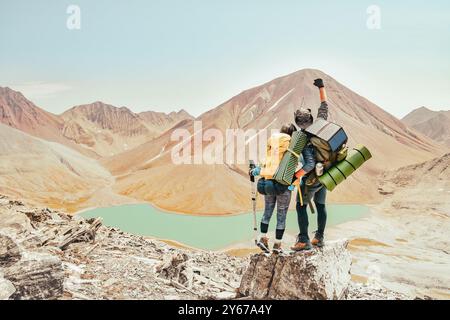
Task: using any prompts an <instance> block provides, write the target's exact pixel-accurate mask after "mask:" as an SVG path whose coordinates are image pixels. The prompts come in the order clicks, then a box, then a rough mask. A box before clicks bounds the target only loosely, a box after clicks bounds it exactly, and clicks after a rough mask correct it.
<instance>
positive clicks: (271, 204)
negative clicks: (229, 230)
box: [256, 195, 276, 252]
mask: <svg viewBox="0 0 450 320" xmlns="http://www.w3.org/2000/svg"><path fill="white" fill-rule="evenodd" d="M275 203H276V197H275V196H274V195H265V196H264V214H263V216H262V218H261V224H260V228H259V230H260V235H259V238H258V241H257V243H256V244H257V246H258V247H259V248H261V250H263V251H264V252H269V238H268V237H267V232H268V231H269V222H270V218H271V217H272V213H273V210H274V209H275Z"/></svg>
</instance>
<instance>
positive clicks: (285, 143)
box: [249, 124, 297, 253]
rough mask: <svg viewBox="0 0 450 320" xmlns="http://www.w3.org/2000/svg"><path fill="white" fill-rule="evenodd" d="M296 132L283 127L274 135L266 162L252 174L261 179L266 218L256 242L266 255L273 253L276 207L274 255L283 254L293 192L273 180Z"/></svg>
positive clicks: (293, 128) (260, 191) (260, 184)
mask: <svg viewBox="0 0 450 320" xmlns="http://www.w3.org/2000/svg"><path fill="white" fill-rule="evenodd" d="M295 131H297V128H296V127H295V125H294V124H288V125H284V126H283V127H282V128H281V130H280V132H279V133H275V134H273V135H272V136H271V137H270V138H269V140H268V141H267V151H266V159H265V160H264V163H263V164H262V165H261V166H256V167H254V168H252V169H251V170H250V172H249V174H250V175H251V176H253V177H255V176H261V178H260V179H259V180H258V184H257V189H258V192H259V193H260V194H262V195H264V214H263V216H262V219H261V223H260V234H259V237H258V239H257V240H256V244H257V246H258V247H259V248H260V249H261V250H262V251H263V252H265V253H270V249H269V237H268V236H267V233H268V231H269V222H270V219H271V217H272V214H273V211H274V209H275V205H276V206H277V226H276V231H275V242H274V245H273V249H272V251H273V253H281V252H282V248H281V241H282V239H283V235H284V231H285V229H286V215H287V212H288V209H289V203H290V202H291V189H290V188H289V185H283V184H281V183H278V182H277V181H275V180H274V179H273V176H274V174H275V172H276V171H277V169H278V166H279V164H280V162H281V160H282V158H283V155H284V154H285V152H286V151H287V150H288V148H289V144H290V141H291V136H292V134H293V133H294V132H295Z"/></svg>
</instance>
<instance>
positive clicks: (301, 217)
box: [296, 202, 309, 242]
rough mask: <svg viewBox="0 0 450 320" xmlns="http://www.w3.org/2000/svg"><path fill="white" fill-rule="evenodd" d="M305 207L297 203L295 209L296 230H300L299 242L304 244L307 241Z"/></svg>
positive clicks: (306, 213) (307, 223)
mask: <svg viewBox="0 0 450 320" xmlns="http://www.w3.org/2000/svg"><path fill="white" fill-rule="evenodd" d="M306 208H307V205H305V204H304V205H303V206H302V205H301V204H300V202H297V205H296V209H297V221H298V228H299V230H300V233H299V237H298V238H299V241H300V242H306V241H308V240H309V236H308V226H309V221H308V212H307V211H306Z"/></svg>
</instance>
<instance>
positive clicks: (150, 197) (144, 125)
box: [0, 69, 443, 214]
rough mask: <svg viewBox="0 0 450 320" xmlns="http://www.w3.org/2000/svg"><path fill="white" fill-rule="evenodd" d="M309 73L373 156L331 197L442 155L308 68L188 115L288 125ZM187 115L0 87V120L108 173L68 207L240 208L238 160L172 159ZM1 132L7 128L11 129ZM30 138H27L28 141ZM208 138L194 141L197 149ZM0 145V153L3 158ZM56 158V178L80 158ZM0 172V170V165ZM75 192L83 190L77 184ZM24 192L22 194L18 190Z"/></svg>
mask: <svg viewBox="0 0 450 320" xmlns="http://www.w3.org/2000/svg"><path fill="white" fill-rule="evenodd" d="M319 77H320V78H323V79H324V81H325V84H326V87H327V92H328V101H329V105H330V106H329V108H330V120H331V121H334V122H337V123H339V124H340V125H342V126H343V127H344V128H345V130H346V131H347V133H348V135H349V138H350V140H349V144H350V146H353V145H355V144H356V143H362V144H364V145H366V146H367V147H368V148H369V149H370V150H371V152H372V153H373V159H372V160H370V161H369V162H368V163H367V164H366V165H365V166H364V167H363V168H362V169H361V170H359V171H358V172H357V173H355V174H354V176H352V177H351V178H350V179H349V181H347V182H345V187H344V186H342V187H338V188H337V189H336V191H333V192H332V193H331V194H330V199H331V201H334V202H357V203H368V202H374V201H378V200H379V199H380V194H379V193H378V191H377V187H376V185H375V183H373V181H374V178H375V176H377V175H378V174H379V173H381V172H382V171H384V170H389V169H396V168H399V167H402V166H405V165H409V164H414V163H417V162H421V161H426V160H429V159H431V158H434V157H436V156H439V155H442V153H443V150H442V146H440V145H439V144H438V143H437V142H435V141H433V140H432V139H430V138H429V137H427V136H425V135H424V134H422V133H420V132H419V131H417V130H416V129H414V128H411V127H409V126H408V125H406V124H405V123H403V122H402V121H400V120H398V119H397V118H395V117H394V116H392V115H390V114H389V113H387V112H386V111H384V110H383V109H381V108H380V107H378V106H376V105H375V104H373V103H371V102H370V101H368V100H367V99H365V98H363V97H361V96H359V95H358V94H356V93H354V92H353V91H351V90H350V89H348V88H346V87H345V86H343V85H342V84H340V83H339V82H337V81H336V80H334V79H333V78H331V77H330V76H328V75H326V74H324V73H323V72H321V71H319V70H313V69H304V70H300V71H297V72H295V73H292V74H289V75H287V76H284V77H280V78H277V79H275V80H272V81H270V82H268V83H265V84H263V85H260V86H258V87H255V88H252V89H249V90H246V91H243V92H242V93H240V94H238V95H237V96H235V97H233V98H231V99H230V100H228V101H226V102H224V103H223V104H221V105H219V106H218V107H216V108H214V109H212V110H210V111H208V112H206V113H204V114H202V115H200V116H199V117H198V118H197V119H196V120H199V121H202V125H203V129H204V130H206V129H208V128H215V129H218V130H220V131H221V132H224V131H225V130H226V129H228V128H242V129H250V128H254V129H269V130H270V129H279V128H280V127H281V125H283V124H286V123H290V122H293V113H294V111H295V110H296V109H297V108H298V107H299V106H300V104H303V105H304V106H305V107H309V108H311V109H312V110H313V114H314V115H315V114H316V112H317V108H318V105H319V97H318V92H317V88H316V87H314V86H313V85H312V83H313V80H314V79H315V78H319ZM193 122H194V118H193V117H192V116H190V115H189V114H188V113H187V112H185V111H183V110H181V111H179V112H171V113H169V114H165V113H158V112H152V111H149V112H143V113H133V112H132V111H130V110H129V109H127V108H125V107H122V108H117V107H114V106H111V105H108V104H105V103H102V102H95V103H92V104H88V105H81V106H76V107H73V108H72V109H70V110H68V111H66V112H64V113H63V114H61V115H53V114H51V113H48V112H46V111H44V110H42V109H40V108H38V107H37V106H35V105H34V104H33V103H32V102H30V101H28V100H27V99H26V98H25V97H24V96H23V95H22V94H21V93H19V92H15V91H13V90H11V89H9V88H0V123H4V124H5V125H7V126H10V127H13V128H15V129H18V130H21V131H23V132H25V133H27V134H29V135H32V136H34V137H37V138H40V139H43V140H45V141H52V142H55V145H56V144H63V145H65V146H66V147H69V148H71V149H73V150H75V151H73V152H75V153H77V154H78V152H80V153H82V154H83V156H82V155H79V157H78V159H81V158H82V159H86V161H94V162H95V163H96V165H98V166H99V167H100V168H106V169H107V170H108V171H109V172H107V174H106V175H104V176H103V174H102V175H101V176H102V179H104V181H107V182H105V183H104V184H103V185H101V184H102V183H100V185H101V186H98V187H96V188H87V189H86V190H89V191H86V192H84V193H83V194H82V193H79V194H80V196H79V197H78V199H80V201H79V203H78V205H77V204H76V198H77V197H76V195H75V194H73V195H72V198H73V199H72V200H73V201H72V204H71V208H72V209H74V208H75V209H77V208H78V209H80V208H85V207H87V206H95V205H99V204H101V205H110V204H111V203H113V202H114V203H118V202H119V203H120V202H125V201H126V199H129V200H130V201H149V202H151V203H153V204H155V205H157V206H159V207H161V208H163V209H167V210H172V211H177V212H186V213H195V214H227V213H235V212H242V211H248V210H249V208H250V206H249V192H250V189H249V187H250V186H249V181H248V176H247V173H246V172H247V167H246V166H245V165H219V164H217V165H207V164H198V165H175V164H173V163H172V161H171V151H172V148H173V147H174V146H175V145H176V144H177V143H178V142H177V141H171V139H170V137H171V134H172V132H173V130H175V129H177V128H184V129H187V130H188V131H189V132H191V133H193ZM3 131H4V135H5V137H6V136H7V135H8V134H10V133H8V131H7V130H6V129H5V128H3ZM11 135H17V132H16V131H14V133H11ZM27 139H28V140H29V141H31V140H32V139H31V140H30V138H27ZM39 141H42V140H39ZM30 143H31V144H35V141H34V140H33V142H30ZM41 143H42V142H41ZM208 144H209V143H208V142H203V147H206V146H208ZM9 147H11V146H9ZM9 147H5V148H3V149H0V157H4V158H5V159H9V158H10V157H12V155H10V152H9V151H8V148H9ZM39 149H40V150H44V151H42V153H53V154H54V151H51V150H48V148H41V147H40V148H39ZM45 150H46V151H45ZM26 158H27V157H26V156H24V157H23V158H21V159H22V160H17V163H15V161H10V162H9V166H11V167H10V169H11V170H12V168H16V169H15V170H16V172H19V171H20V170H24V168H26V167H27V166H26V164H24V163H23V162H22V161H24V159H26ZM59 158H60V159H62V160H61V161H60V163H61V164H70V166H67V165H64V166H65V168H69V167H71V168H72V169H73V170H69V171H70V172H71V173H69V172H65V171H64V170H63V171H61V170H59V169H58V170H59V171H58V172H62V173H61V177H64V176H70V175H72V174H73V173H74V172H80V171H79V170H78V167H79V166H82V165H81V164H79V163H78V162H76V161H71V160H70V159H65V158H64V153H62V154H61V153H59ZM36 161H37V164H39V162H38V160H36ZM90 167H92V166H90ZM29 170H30V171H36V174H37V175H39V174H43V172H39V170H38V166H37V167H36V166H30V168H29ZM94 171H95V170H94ZM84 172H86V171H84ZM98 172H100V171H98ZM102 172H103V171H102ZM45 174H46V175H47V174H49V173H48V172H47V173H45ZM2 175H4V173H2V172H0V176H2ZM84 176H86V179H85V181H89V179H90V178H88V177H87V176H89V174H85V175H80V177H81V178H80V179H81V180H84V178H82V177H84ZM30 177H32V176H27V175H24V176H23V177H22V176H21V175H16V176H14V179H15V181H17V182H16V183H14V184H13V185H12V186H13V187H10V185H9V184H10V182H9V181H11V180H0V189H2V188H4V189H8V190H9V191H10V192H9V193H11V192H12V191H13V190H16V193H20V188H21V187H20V181H21V180H22V179H23V180H24V182H27V181H28V179H31V178H30ZM100 180H101V179H100ZM67 181H71V180H67ZM53 185H57V183H56V182H52V180H49V182H48V186H47V187H43V188H41V189H42V191H41V193H39V198H40V199H42V198H43V197H45V192H46V190H47V189H48V188H49V187H50V186H53ZM77 185H78V184H77ZM93 185H95V186H97V184H93ZM80 189H83V187H82V186H81V185H80ZM94 189H95V190H94ZM35 192H37V190H36V191H35ZM52 192H53V191H52ZM71 192H72V191H70V190H68V189H64V188H61V190H60V193H61V194H62V195H64V194H71ZM4 193H6V194H8V192H4ZM81 194H82V196H81ZM27 197H32V196H30V193H27ZM118 199H119V200H118ZM260 203H261V202H260ZM75 209H74V210H75Z"/></svg>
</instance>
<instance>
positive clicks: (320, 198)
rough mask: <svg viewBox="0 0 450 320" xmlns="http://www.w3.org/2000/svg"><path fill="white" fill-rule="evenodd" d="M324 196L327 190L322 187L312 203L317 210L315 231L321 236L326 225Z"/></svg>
mask: <svg viewBox="0 0 450 320" xmlns="http://www.w3.org/2000/svg"><path fill="white" fill-rule="evenodd" d="M326 196H327V189H325V187H322V188H321V189H320V190H318V191H317V192H316V194H315V195H314V203H315V204H316V208H317V231H318V233H319V234H320V235H322V236H323V235H324V233H325V226H326V224H327V209H326V205H325V203H326Z"/></svg>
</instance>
